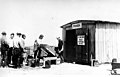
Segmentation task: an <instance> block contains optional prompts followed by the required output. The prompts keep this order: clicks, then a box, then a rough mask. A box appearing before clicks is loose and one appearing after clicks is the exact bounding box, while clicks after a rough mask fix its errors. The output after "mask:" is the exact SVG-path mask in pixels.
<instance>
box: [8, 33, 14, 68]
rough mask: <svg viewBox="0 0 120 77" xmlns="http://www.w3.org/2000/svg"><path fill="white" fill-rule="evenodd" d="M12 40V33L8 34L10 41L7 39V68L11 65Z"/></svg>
mask: <svg viewBox="0 0 120 77" xmlns="http://www.w3.org/2000/svg"><path fill="white" fill-rule="evenodd" d="M13 38H14V33H11V34H10V39H9V51H8V59H7V60H8V66H9V65H10V64H11V60H12V52H13Z"/></svg>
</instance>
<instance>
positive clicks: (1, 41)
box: [0, 32, 9, 67]
mask: <svg viewBox="0 0 120 77" xmlns="http://www.w3.org/2000/svg"><path fill="white" fill-rule="evenodd" d="M6 35H7V34H6V32H2V37H1V38H0V44H1V57H2V60H1V65H3V67H4V66H7V52H8V48H9V45H8V41H7V38H6Z"/></svg>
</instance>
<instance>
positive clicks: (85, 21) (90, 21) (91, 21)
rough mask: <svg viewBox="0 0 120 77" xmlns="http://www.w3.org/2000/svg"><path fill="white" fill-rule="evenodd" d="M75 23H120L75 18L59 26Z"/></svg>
mask: <svg viewBox="0 0 120 77" xmlns="http://www.w3.org/2000/svg"><path fill="white" fill-rule="evenodd" d="M75 23H95V24H99V23H101V24H108V23H109V24H120V22H112V21H102V20H76V21H72V22H69V23H67V24H65V25H62V26H61V28H64V27H66V26H67V25H69V24H75Z"/></svg>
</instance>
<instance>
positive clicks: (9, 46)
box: [0, 32, 63, 68]
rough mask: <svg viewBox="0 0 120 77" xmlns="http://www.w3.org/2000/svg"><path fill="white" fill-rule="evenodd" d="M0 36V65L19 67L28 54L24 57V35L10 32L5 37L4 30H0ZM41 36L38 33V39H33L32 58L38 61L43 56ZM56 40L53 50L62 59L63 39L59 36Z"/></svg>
mask: <svg viewBox="0 0 120 77" xmlns="http://www.w3.org/2000/svg"><path fill="white" fill-rule="evenodd" d="M1 34H2V37H1V38H0V45H1V47H0V48H1V59H0V60H1V61H0V66H3V67H4V66H8V67H9V66H11V65H12V67H14V68H18V67H21V66H22V65H23V61H25V63H27V60H26V59H28V58H29V57H30V56H27V58H26V57H24V56H23V54H24V49H25V39H26V36H25V35H24V34H21V33H16V34H14V33H11V34H10V38H9V39H7V38H6V35H7V33H6V32H2V33H1ZM43 37H44V35H42V34H41V35H40V36H39V38H38V39H36V40H35V42H34V50H33V52H34V56H33V59H34V60H38V61H40V59H42V58H43V57H42V56H41V51H42V50H41V48H42V47H43V46H42V44H43V42H42V41H43ZM57 40H58V47H55V51H56V53H57V54H59V55H58V57H60V58H61V60H62V61H63V56H62V52H61V50H62V46H63V41H62V40H61V39H60V37H58V38H57ZM38 64H39V62H38Z"/></svg>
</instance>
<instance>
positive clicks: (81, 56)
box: [76, 28, 89, 64]
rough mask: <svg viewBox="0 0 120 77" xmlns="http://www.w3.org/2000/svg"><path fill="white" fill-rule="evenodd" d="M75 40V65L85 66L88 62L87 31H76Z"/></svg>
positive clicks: (81, 29)
mask: <svg viewBox="0 0 120 77" xmlns="http://www.w3.org/2000/svg"><path fill="white" fill-rule="evenodd" d="M76 40H77V43H76V63H81V64H87V63H88V61H89V52H88V29H86V28H80V29H77V30H76Z"/></svg>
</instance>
